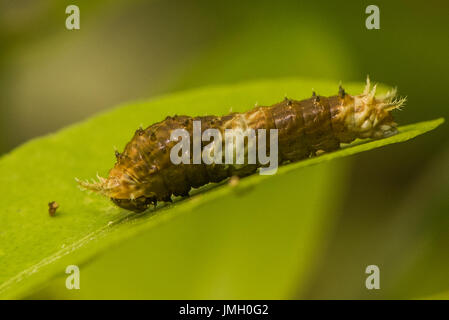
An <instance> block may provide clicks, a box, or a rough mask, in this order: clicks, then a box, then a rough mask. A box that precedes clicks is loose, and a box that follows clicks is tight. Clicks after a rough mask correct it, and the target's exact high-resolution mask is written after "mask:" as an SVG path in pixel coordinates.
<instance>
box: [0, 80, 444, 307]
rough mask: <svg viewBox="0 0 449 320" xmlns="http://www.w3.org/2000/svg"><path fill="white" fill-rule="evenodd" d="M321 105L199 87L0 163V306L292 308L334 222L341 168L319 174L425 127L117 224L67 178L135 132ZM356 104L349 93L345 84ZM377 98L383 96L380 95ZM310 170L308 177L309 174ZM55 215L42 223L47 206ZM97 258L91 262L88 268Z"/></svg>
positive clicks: (31, 146) (286, 88) (286, 89)
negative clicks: (207, 301)
mask: <svg viewBox="0 0 449 320" xmlns="http://www.w3.org/2000/svg"><path fill="white" fill-rule="evenodd" d="M311 88H314V89H315V90H317V91H318V92H319V93H320V94H323V95H330V94H334V93H335V92H336V90H337V88H338V83H335V82H323V81H311V80H301V79H284V80H276V81H261V82H251V83H244V84H238V85H234V86H226V87H210V88H203V89H198V90H193V91H188V92H181V93H177V94H172V95H168V96H164V97H161V98H158V99H154V100H151V101H142V102H137V103H132V104H128V105H123V106H121V107H118V108H116V109H114V110H112V111H110V112H108V113H105V114H101V115H98V116H96V117H93V118H91V119H89V120H87V121H85V122H83V123H80V124H76V125H73V126H71V127H68V128H66V129H64V130H62V131H60V132H57V133H55V134H52V135H49V136H46V137H43V138H39V139H35V140H33V141H30V142H28V143H26V144H24V145H23V146H21V147H19V148H17V149H16V150H14V151H13V152H11V153H10V154H8V155H6V156H4V157H2V158H1V159H0V174H1V177H2V180H1V181H2V183H1V184H0V192H1V195H2V200H3V201H2V207H1V208H2V212H1V214H0V261H1V263H0V297H1V298H13V297H25V296H29V295H30V294H33V293H34V292H37V291H39V290H42V289H43V288H44V287H45V285H46V284H49V285H48V288H47V289H46V290H43V291H41V296H42V295H44V296H45V294H51V295H52V296H51V297H62V296H64V295H69V297H70V296H72V295H73V296H76V297H87V298H91V297H97V298H101V297H114V298H286V297H291V296H292V295H295V294H297V293H298V294H300V293H301V290H302V288H303V285H304V283H305V281H306V279H307V276H308V275H309V274H310V272H312V269H313V266H314V263H315V261H316V259H317V258H318V253H319V251H320V247H321V246H322V245H323V243H324V242H325V240H326V234H327V231H328V230H329V228H330V227H331V225H332V221H333V220H334V219H335V216H334V215H333V212H334V211H335V210H334V208H336V207H338V205H339V200H340V198H341V193H342V192H343V191H344V179H343V178H344V172H345V166H344V163H342V162H339V161H329V160H332V159H337V158H340V157H344V156H347V155H351V154H355V153H358V152H362V151H366V150H370V149H373V148H377V147H381V146H384V145H388V144H392V143H396V142H402V141H406V140H409V139H411V138H413V137H415V136H417V135H419V134H422V133H424V132H427V131H430V130H432V129H434V128H436V127H437V126H438V125H439V124H441V123H442V122H443V119H437V120H433V121H428V122H422V123H418V124H414V125H408V126H403V127H400V133H399V134H398V135H396V136H393V137H390V138H387V139H383V140H377V141H369V142H367V141H356V142H355V143H354V144H351V145H348V146H345V147H344V148H343V149H342V150H339V151H337V152H334V153H329V154H325V155H322V156H320V157H316V158H311V159H308V160H305V161H301V162H297V163H294V164H290V165H287V166H283V167H281V168H280V169H279V171H278V173H277V174H276V175H274V176H259V175H254V176H251V177H248V178H245V179H243V180H241V181H240V183H239V184H238V185H237V186H236V187H232V186H230V185H228V184H226V183H222V184H219V185H209V186H206V187H204V188H201V189H199V190H197V191H196V192H194V195H193V196H192V197H191V198H189V199H187V200H180V201H177V202H175V203H174V204H172V205H162V206H160V207H158V208H157V209H156V210H149V211H147V212H146V213H145V214H130V213H128V212H126V211H124V210H121V209H119V208H117V207H115V206H114V205H112V203H111V202H110V201H109V200H108V199H105V198H103V197H101V196H98V195H95V194H89V193H86V192H81V191H80V190H79V189H78V188H77V185H76V183H75V181H74V178H75V177H78V178H83V179H85V178H89V177H94V176H95V174H96V173H97V172H98V173H99V174H100V175H103V176H105V175H106V174H107V172H108V170H109V169H110V168H111V167H112V166H113V164H114V161H115V160H114V155H113V147H114V146H117V147H118V148H119V149H121V148H123V146H124V145H125V144H126V142H127V141H128V140H129V139H130V138H131V136H132V134H133V133H134V130H135V129H136V128H138V127H139V126H140V125H143V126H148V125H150V124H152V123H154V122H156V121H160V120H162V119H163V118H165V116H167V115H173V114H188V115H204V114H225V113H228V112H229V109H230V108H231V107H232V108H233V111H243V110H246V109H249V108H250V107H251V106H252V105H254V103H255V102H258V103H259V104H260V105H269V104H272V103H275V102H277V101H279V100H281V99H282V97H283V96H284V95H285V94H288V96H290V97H292V98H296V99H301V98H305V97H307V96H309V95H310V91H311ZM345 88H346V89H347V91H348V92H350V93H354V92H355V93H358V92H359V91H361V90H362V88H363V84H349V85H346V86H345ZM383 89H384V90H385V88H383ZM314 164H318V165H316V166H312V165H314ZM50 201H57V202H58V203H59V205H60V208H59V209H58V211H57V215H56V216H55V217H50V216H49V214H48V207H47V203H48V202H50ZM100 254H101V255H100ZM69 264H75V265H78V266H80V268H81V274H82V279H83V280H82V284H81V286H82V290H79V291H77V292H76V293H74V292H73V291H68V290H66V289H65V280H64V278H63V277H64V271H65V267H66V266H67V265H69Z"/></svg>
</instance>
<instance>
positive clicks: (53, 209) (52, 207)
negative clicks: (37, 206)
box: [48, 201, 59, 217]
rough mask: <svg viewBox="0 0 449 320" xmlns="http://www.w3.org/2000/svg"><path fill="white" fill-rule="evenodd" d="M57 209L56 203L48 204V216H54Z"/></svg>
mask: <svg viewBox="0 0 449 320" xmlns="http://www.w3.org/2000/svg"><path fill="white" fill-rule="evenodd" d="M58 208H59V204H58V203H57V202H56V201H52V202H49V203H48V214H49V215H50V216H51V217H54V216H55V215H56V210H57V209H58Z"/></svg>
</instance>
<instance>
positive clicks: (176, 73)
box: [0, 0, 449, 298]
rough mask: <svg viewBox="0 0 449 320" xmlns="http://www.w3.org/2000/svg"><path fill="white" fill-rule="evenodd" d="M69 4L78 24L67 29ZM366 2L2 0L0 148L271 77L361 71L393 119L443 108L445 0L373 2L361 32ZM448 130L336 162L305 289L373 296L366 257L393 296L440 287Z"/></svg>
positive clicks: (447, 221)
mask: <svg viewBox="0 0 449 320" xmlns="http://www.w3.org/2000/svg"><path fill="white" fill-rule="evenodd" d="M72 3H77V4H79V6H80V8H81V16H82V17H81V30H79V31H75V32H69V31H67V30H65V28H64V21H65V17H66V15H65V14H64V8H65V6H66V5H68V4H72ZM369 4H372V3H371V2H370V1H365V0H364V1H346V2H331V1H322V0H321V1H314V2H306V1H296V0H291V1H276V2H273V1H268V0H262V1H257V2H256V1H245V2H243V1H235V0H231V1H225V2H223V1H206V0H200V1H181V0H178V1H173V0H169V1H161V0H154V1H123V0H114V1H95V2H93V1H87V0H81V1H69V0H62V1H61V0H45V1H39V2H35V1H21V2H17V1H12V0H5V1H2V2H0V41H1V43H2V48H1V49H0V153H2V152H6V151H8V150H11V149H12V148H13V147H14V146H16V145H17V144H19V143H22V142H23V141H26V140H28V139H30V138H31V137H34V136H37V135H41V134H44V133H48V132H52V131H54V130H56V129H58V128H61V127H63V126H65V125H67V124H71V123H73V122H76V121H78V120H81V119H83V118H86V117H88V116H90V115H91V114H93V113H96V112H98V111H99V110H104V109H106V108H109V107H110V106H112V105H115V104H117V103H120V102H122V101H128V100H132V99H138V98H144V97H145V98H146V97H148V96H152V95H155V94H160V93H164V92H171V91H173V90H175V89H176V90H178V89H181V90H183V89H186V88H192V87H197V86H200V85H209V84H218V83H235V82H240V81H243V80H250V79H256V78H268V77H269V78H271V79H273V78H276V77H285V76H294V77H296V76H309V77H314V78H316V77H321V78H325V79H334V80H335V81H337V82H338V81H339V80H342V81H343V84H345V83H346V82H347V81H350V80H357V81H361V80H363V79H364V78H365V76H366V74H369V75H370V76H371V78H372V79H373V80H379V81H382V82H384V83H387V84H389V85H396V86H398V88H399V91H400V93H401V94H403V95H407V96H408V104H407V106H406V107H405V108H404V110H403V111H402V112H399V113H396V114H395V116H396V117H397V119H398V123H400V124H405V123H413V122H418V121H421V120H427V119H432V118H436V117H440V116H444V117H446V118H447V117H448V116H449V108H448V106H447V101H446V98H445V92H446V85H447V83H449V63H448V62H447V56H448V54H449V43H448V42H447V41H445V39H448V36H449V28H448V27H447V11H448V9H449V4H448V3H447V2H446V1H443V0H429V1H426V2H425V3H423V2H422V1H403V0H402V1H401V0H397V1H386V0H380V1H377V2H376V5H378V6H379V8H380V11H381V29H380V30H367V29H366V28H365V26H364V20H365V18H366V14H365V8H366V6H367V5H369ZM302 89H304V90H311V89H312V88H311V87H310V86H309V84H307V85H306V87H305V88H301V90H302ZM315 89H317V88H315ZM256 100H259V98H256ZM253 102H254V101H251V103H253ZM259 102H260V101H259ZM225 107H227V106H225ZM186 112H189V110H187V109H185V113H186ZM448 133H449V129H448V126H447V125H444V126H442V128H441V129H440V130H437V131H435V133H433V134H432V135H426V136H423V137H422V138H421V139H417V140H414V141H413V142H411V143H407V144H401V145H398V146H396V147H395V148H388V149H386V150H383V151H382V152H379V151H372V152H370V153H369V154H360V155H358V156H356V157H355V158H354V159H353V161H352V162H351V163H346V162H345V166H346V167H347V166H350V169H349V174H348V175H347V176H346V179H347V180H345V182H344V183H343V182H342V185H341V187H342V188H343V186H345V187H344V188H345V190H344V194H345V195H346V196H345V197H344V199H342V202H343V204H342V206H343V209H342V212H341V214H340V219H339V220H338V222H337V225H336V227H335V229H331V230H330V231H329V233H330V234H329V236H330V238H331V240H330V241H329V242H328V243H327V250H326V252H325V253H324V254H323V257H322V261H321V263H319V264H318V265H317V268H316V273H317V274H318V275H321V276H316V277H313V279H314V280H313V281H312V282H313V283H311V285H310V288H311V289H310V290H309V292H308V293H307V295H306V296H307V297H311V298H314V297H318V298H326V297H330V298H353V297H364V298H370V297H378V296H379V295H380V294H381V292H380V293H374V292H371V291H367V290H366V289H365V288H364V287H363V286H361V283H363V281H362V280H363V279H364V277H365V274H364V273H363V272H362V271H363V270H364V267H365V266H366V265H367V264H372V263H376V264H378V265H380V266H381V270H385V272H383V273H382V280H381V283H382V286H384V285H385V288H389V290H388V292H390V293H393V292H395V295H396V296H404V295H410V296H413V297H425V296H431V295H432V294H434V293H438V292H442V291H447V290H446V289H447V288H449V284H448V283H447V281H446V276H445V275H444V271H445V270H447V269H448V268H449V261H447V259H445V257H446V254H445V252H446V251H447V250H446V249H445V248H447V247H448V246H449V239H448V238H447V237H446V235H445V234H446V233H445V230H447V226H448V225H449V218H448V216H447V212H448V210H447V208H448V202H447V198H448V197H447V194H448V192H447V191H448V190H447V188H448V182H447V181H448V179H447V172H448V170H449V165H448V163H449V162H448V161H447V160H448V156H447V155H448V150H449V143H448ZM117 138H118V137H117ZM120 138H123V137H120ZM367 203H369V205H368V206H367V205H366V204H367ZM354 275H356V276H354Z"/></svg>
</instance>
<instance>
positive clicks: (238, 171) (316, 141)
mask: <svg viewBox="0 0 449 320" xmlns="http://www.w3.org/2000/svg"><path fill="white" fill-rule="evenodd" d="M375 93H376V86H374V87H373V88H371V85H370V82H369V79H367V84H366V87H365V90H364V91H363V93H361V94H359V95H355V96H352V95H350V94H348V93H346V92H345V91H344V89H343V88H342V87H341V86H340V88H339V91H338V94H337V95H335V96H331V97H323V96H319V95H316V94H315V93H313V95H312V97H311V98H309V99H305V100H301V101H297V100H292V99H288V98H285V99H284V100H283V101H281V102H279V103H276V104H274V105H272V106H258V107H255V108H254V109H252V110H249V111H248V112H245V113H231V114H229V115H225V116H202V117H190V116H174V117H167V118H166V119H165V120H164V121H161V122H158V123H155V124H153V125H151V126H149V127H148V128H146V129H142V128H139V129H138V130H136V132H135V134H134V136H133V138H132V139H131V141H130V142H129V143H128V144H127V145H126V147H125V149H124V151H123V152H122V153H119V152H117V151H116V158H117V162H116V164H115V166H114V167H113V168H112V169H111V170H110V172H109V176H108V178H102V177H98V181H97V182H94V183H89V182H85V181H79V180H77V181H78V183H79V184H80V185H81V187H83V188H85V189H88V190H93V191H96V192H99V193H101V194H104V195H105V196H107V197H109V198H111V200H112V201H113V202H114V203H115V204H116V205H117V206H119V207H122V208H125V209H127V210H132V211H136V212H141V211H144V210H145V209H147V208H148V206H149V205H150V204H154V205H156V203H157V201H171V196H172V195H175V196H187V195H188V193H189V191H190V189H191V188H192V187H193V188H197V187H200V186H202V185H205V184H207V183H209V182H219V181H222V180H224V179H226V178H228V177H231V176H239V177H242V176H246V175H249V174H252V173H254V172H255V171H256V170H257V168H258V167H260V166H261V165H260V163H256V164H245V165H227V164H212V165H207V164H204V163H202V164H182V163H181V164H178V165H176V164H173V163H172V161H170V150H171V148H172V147H173V146H174V145H175V144H176V142H174V141H172V140H171V139H170V137H171V132H172V131H173V130H175V129H179V128H182V129H185V130H187V131H188V132H189V133H190V137H192V130H193V121H195V120H199V121H201V126H202V129H203V130H206V129H208V128H216V129H218V130H219V131H220V132H224V131H225V130H226V129H236V128H241V129H242V130H245V129H247V128H251V129H255V130H256V131H257V129H266V130H267V131H268V130H269V129H277V130H278V149H279V151H278V162H279V163H280V164H281V163H285V162H289V161H290V162H293V161H298V160H301V159H304V158H307V157H310V156H314V155H316V153H317V152H330V151H334V150H336V149H338V148H340V143H349V142H351V141H353V140H355V139H356V138H372V139H380V138H384V137H388V136H391V135H393V134H396V133H397V128H396V127H397V124H396V123H395V122H394V120H393V117H392V115H391V113H390V112H391V110H393V109H396V108H400V107H401V106H402V105H403V104H404V102H405V98H403V99H398V98H396V90H392V91H389V92H388V93H386V94H385V95H383V96H378V97H376V96H375ZM190 145H192V143H191V144H190ZM190 154H192V153H190Z"/></svg>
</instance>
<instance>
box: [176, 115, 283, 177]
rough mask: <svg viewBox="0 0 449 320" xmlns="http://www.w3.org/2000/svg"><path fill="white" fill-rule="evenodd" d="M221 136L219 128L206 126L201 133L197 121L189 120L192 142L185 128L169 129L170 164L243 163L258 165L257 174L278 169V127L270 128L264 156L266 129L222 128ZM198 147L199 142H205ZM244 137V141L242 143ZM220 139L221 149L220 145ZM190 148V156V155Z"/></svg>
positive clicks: (266, 173) (236, 164) (267, 173)
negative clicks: (170, 143)
mask: <svg viewBox="0 0 449 320" xmlns="http://www.w3.org/2000/svg"><path fill="white" fill-rule="evenodd" d="M224 131H225V132H224V140H223V135H222V133H221V131H220V130H219V129H216V128H210V129H206V130H204V132H201V121H199V120H195V121H193V133H192V144H193V147H192V148H191V147H190V143H191V142H190V141H191V139H190V133H189V131H187V130H186V129H176V130H173V131H172V132H171V135H170V141H177V142H178V143H177V144H176V145H175V146H173V148H172V149H171V151H170V160H171V162H172V163H173V164H176V165H178V164H181V163H183V164H190V163H191V159H192V163H193V164H201V163H204V164H208V165H210V164H226V165H233V166H239V165H244V164H245V158H246V159H247V162H246V163H247V164H260V165H262V166H266V165H268V166H267V167H261V168H260V171H259V173H260V174H261V175H271V174H275V173H276V171H277V168H278V130H277V129H270V135H269V139H270V143H269V154H268V155H267V130H266V129H258V130H257V132H256V130H255V129H251V128H248V129H245V130H243V129H240V128H237V129H225V130H224ZM212 138H213V141H212V142H210V143H209V144H207V145H206V146H205V147H204V148H203V150H201V145H202V142H209V141H211V139H212ZM245 140H247V141H248V143H247V144H246V145H245ZM223 141H224V148H223ZM223 149H224V150H223ZM191 150H193V155H191V154H190V152H191Z"/></svg>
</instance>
